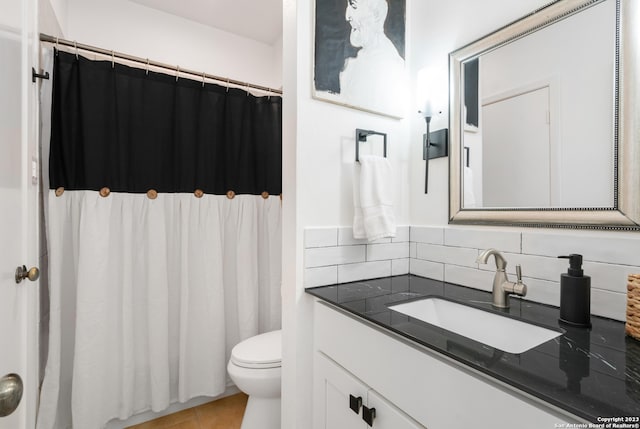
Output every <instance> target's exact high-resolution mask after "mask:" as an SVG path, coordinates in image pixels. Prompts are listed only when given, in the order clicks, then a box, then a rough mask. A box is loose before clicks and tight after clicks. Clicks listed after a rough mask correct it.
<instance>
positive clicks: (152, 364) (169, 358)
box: [37, 49, 282, 429]
mask: <svg viewBox="0 0 640 429" xmlns="http://www.w3.org/2000/svg"><path fill="white" fill-rule="evenodd" d="M43 58H44V61H43V63H44V65H45V70H47V71H49V73H51V74H53V67H52V64H53V51H52V49H43ZM52 83H53V79H50V80H44V81H42V83H41V84H42V87H41V115H40V117H41V119H42V124H41V132H42V134H41V141H42V142H43V144H42V159H44V160H48V155H49V147H48V141H49V136H50V118H51V88H52ZM42 170H43V171H42V186H43V189H45V191H44V192H45V197H44V210H45V223H46V229H47V241H48V258H49V271H48V272H49V294H50V316H49V350H48V358H47V364H46V369H45V375H44V381H43V384H42V388H41V394H40V406H39V410H38V416H37V429H70V428H74V429H98V428H102V427H104V426H105V425H106V423H107V422H108V421H109V420H111V419H113V418H120V419H126V418H128V417H130V416H131V415H133V414H137V413H139V412H143V411H147V410H153V411H160V410H163V409H165V408H167V406H169V405H170V403H172V402H176V401H179V402H184V401H187V400H189V399H191V398H194V397H197V396H201V395H206V396H217V395H219V394H221V393H223V392H224V391H225V388H226V386H227V382H228V378H227V372H226V364H227V360H228V358H229V355H230V352H231V348H232V347H233V346H234V345H235V344H236V343H238V342H239V341H241V340H243V339H245V338H248V337H250V336H253V335H256V334H258V333H261V332H267V331H271V330H274V329H279V328H280V320H281V319H280V317H281V316H280V315H281V311H280V310H281V304H280V283H281V254H282V253H281V201H280V199H279V198H278V197H277V196H270V197H268V198H266V199H264V198H262V197H261V196H254V195H237V196H236V197H235V198H234V199H228V198H227V197H226V196H218V195H204V196H202V198H196V197H195V195H193V194H158V197H157V198H156V199H155V200H151V199H149V198H147V196H146V195H145V194H124V193H117V192H112V193H111V194H110V195H109V196H108V197H105V198H103V197H101V196H100V195H99V194H98V192H95V191H68V190H67V191H64V193H63V194H62V195H61V196H59V197H57V196H56V195H55V192H54V191H53V190H49V191H46V189H48V187H49V183H48V165H47V162H46V161H45V162H43V163H42ZM46 192H48V195H47V193H46Z"/></svg>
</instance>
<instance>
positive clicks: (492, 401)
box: [313, 301, 585, 429]
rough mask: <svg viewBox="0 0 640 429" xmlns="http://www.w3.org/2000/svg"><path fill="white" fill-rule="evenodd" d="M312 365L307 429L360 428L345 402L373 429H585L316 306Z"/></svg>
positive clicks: (555, 411) (562, 415)
mask: <svg viewBox="0 0 640 429" xmlns="http://www.w3.org/2000/svg"><path fill="white" fill-rule="evenodd" d="M314 365H315V368H314V373H315V376H314V416H313V420H314V429H320V428H322V429H348V428H352V427H353V428H363V429H365V428H367V427H368V426H367V425H366V423H365V424H364V425H363V422H362V417H361V415H362V412H360V415H356V414H355V413H354V412H353V411H351V409H350V408H349V395H353V396H355V397H358V396H361V397H362V398H363V405H366V406H367V407H368V408H376V416H377V418H376V419H375V420H374V426H373V427H375V428H385V427H392V428H396V429H397V428H420V427H426V428H428V429H467V428H475V427H478V428H485V427H490V428H495V429H500V428H504V429H512V428H515V427H517V428H519V429H540V428H553V427H561V426H558V425H563V424H564V425H565V426H564V427H566V424H567V423H572V424H575V423H585V422H584V421H583V420H580V419H578V418H576V417H575V416H571V415H569V414H567V413H566V412H564V411H562V410H560V409H559V408H556V407H553V406H552V405H550V404H547V403H545V402H542V401H540V400H538V399H535V398H532V397H529V396H527V395H526V394H524V393H523V392H520V391H517V390H515V389H514V388H512V387H510V386H506V385H503V384H502V383H500V382H499V381H497V380H494V379H492V378H490V377H488V376H486V375H484V374H481V373H478V372H477V371H475V370H473V369H471V368H469V367H467V366H464V365H462V364H459V363H457V362H454V361H452V360H451V359H449V358H447V357H445V356H443V355H441V354H439V353H437V352H434V351H432V350H430V349H427V348H425V347H423V346H421V345H419V344H417V343H413V342H411V341H409V340H407V339H405V338H402V337H400V336H397V335H395V334H393V333H392V332H390V331H386V330H383V329H381V328H378V327H377V326H375V325H373V324H371V323H370V322H367V321H365V320H364V319H360V318H357V317H355V316H351V315H350V314H348V313H346V312H344V311H343V310H340V309H338V308H336V307H333V306H330V305H328V304H325V303H323V302H321V301H317V302H316V303H315V304H314ZM376 401H379V402H376ZM383 409H384V410H385V412H384V415H385V416H387V409H390V410H392V411H391V412H390V413H389V415H396V416H398V418H399V420H398V421H399V422H400V423H396V422H393V423H388V424H387V426H383V417H382V416H383ZM394 413H395V414H394ZM377 424H379V425H378V426H377Z"/></svg>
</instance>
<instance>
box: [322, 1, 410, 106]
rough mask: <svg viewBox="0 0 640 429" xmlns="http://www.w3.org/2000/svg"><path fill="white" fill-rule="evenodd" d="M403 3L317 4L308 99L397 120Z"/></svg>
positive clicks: (403, 82)
mask: <svg viewBox="0 0 640 429" xmlns="http://www.w3.org/2000/svg"><path fill="white" fill-rule="evenodd" d="M405 14H406V0H316V2H315V39H314V55H313V58H314V64H313V73H314V76H313V97H314V98H316V99H319V100H324V101H329V102H332V103H337V104H342V105H345V106H349V107H353V108H356V109H361V110H366V111H369V112H374V113H379V114H382V115H387V116H391V117H395V118H402V117H403V116H404V114H405V110H406V109H405V108H406V104H407V100H408V98H407V94H408V88H407V81H408V78H407V72H406V66H405Z"/></svg>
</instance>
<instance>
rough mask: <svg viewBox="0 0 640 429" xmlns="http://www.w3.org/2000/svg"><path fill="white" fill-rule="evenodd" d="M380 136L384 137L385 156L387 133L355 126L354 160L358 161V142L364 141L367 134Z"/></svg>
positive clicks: (385, 155) (385, 153) (385, 154)
mask: <svg viewBox="0 0 640 429" xmlns="http://www.w3.org/2000/svg"><path fill="white" fill-rule="evenodd" d="M372 135H376V136H382V137H383V139H384V157H385V158H386V157H387V134H386V133H380V132H378V131H373V130H363V129H360V128H356V162H360V142H366V141H367V137H368V136H372Z"/></svg>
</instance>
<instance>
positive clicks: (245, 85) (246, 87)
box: [244, 82, 249, 97]
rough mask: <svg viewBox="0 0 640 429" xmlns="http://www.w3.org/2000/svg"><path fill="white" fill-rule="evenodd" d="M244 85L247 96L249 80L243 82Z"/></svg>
mask: <svg viewBox="0 0 640 429" xmlns="http://www.w3.org/2000/svg"><path fill="white" fill-rule="evenodd" d="M244 87H245V89H244V90H245V92H246V93H247V97H248V96H249V82H245V83H244Z"/></svg>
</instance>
